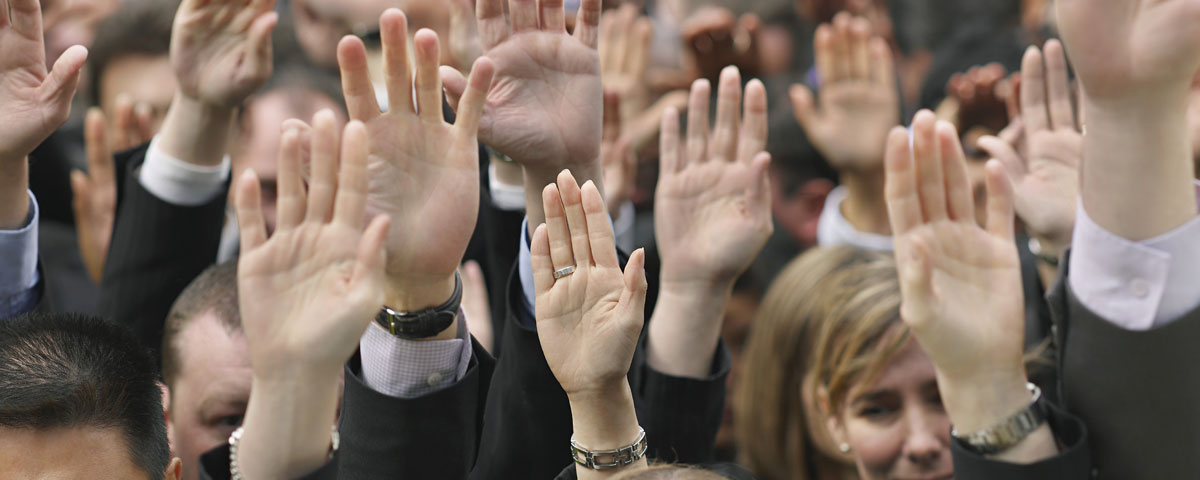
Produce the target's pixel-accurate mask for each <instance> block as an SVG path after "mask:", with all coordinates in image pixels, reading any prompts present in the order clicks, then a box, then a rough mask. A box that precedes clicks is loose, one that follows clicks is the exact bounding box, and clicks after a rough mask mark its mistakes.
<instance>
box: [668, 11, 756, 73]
mask: <svg viewBox="0 0 1200 480" xmlns="http://www.w3.org/2000/svg"><path fill="white" fill-rule="evenodd" d="M761 33H762V21H761V20H760V19H759V18H758V15H755V14H753V13H747V14H745V15H742V17H741V18H737V17H735V16H734V15H733V13H732V12H730V11H729V10H726V9H724V8H720V7H702V8H700V9H699V10H697V11H696V12H695V13H693V14H692V15H691V16H690V17H688V18H687V20H685V21H684V22H683V25H682V26H681V27H680V34H681V35H682V36H683V44H684V55H685V57H684V64H685V65H684V68H686V69H687V70H689V73H691V77H692V78H703V79H707V80H709V81H710V82H711V81H714V80H716V79H717V77H718V76H719V75H720V73H721V70H723V69H724V68H725V67H726V66H729V65H733V66H736V67H738V69H739V70H741V71H743V72H745V73H746V75H750V76H754V75H758V74H759V73H760V71H761V69H762V58H760V56H761V53H760V52H759V49H758V48H759V35H761Z"/></svg>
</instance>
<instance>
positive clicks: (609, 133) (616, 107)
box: [600, 92, 637, 220]
mask: <svg viewBox="0 0 1200 480" xmlns="http://www.w3.org/2000/svg"><path fill="white" fill-rule="evenodd" d="M622 115H623V114H622V113H621V96H620V94H618V93H615V92H605V93H604V135H603V139H602V140H601V142H600V164H601V165H603V166H604V189H605V191H604V199H605V204H606V205H608V211H610V212H613V219H614V220H615V219H616V218H617V216H619V215H620V213H621V210H620V209H621V205H622V204H624V203H625V202H627V201H629V200H630V199H631V198H633V191H634V190H635V189H637V156H636V155H635V154H634V153H633V148H632V146H631V145H630V142H629V139H628V138H625V137H623V136H621V123H622V119H621V117H622Z"/></svg>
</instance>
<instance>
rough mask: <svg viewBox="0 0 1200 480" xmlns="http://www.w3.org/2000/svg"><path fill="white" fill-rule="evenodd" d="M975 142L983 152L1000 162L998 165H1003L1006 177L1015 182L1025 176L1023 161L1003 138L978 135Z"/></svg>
mask: <svg viewBox="0 0 1200 480" xmlns="http://www.w3.org/2000/svg"><path fill="white" fill-rule="evenodd" d="M976 143H977V144H978V145H979V148H980V149H982V150H983V151H984V152H987V154H988V155H989V156H990V157H992V158H994V159H996V160H998V161H999V162H1000V165H1002V166H1003V167H1004V171H1005V173H1007V174H1008V178H1009V179H1010V180H1012V181H1013V182H1016V181H1017V179H1019V178H1022V177H1024V176H1025V174H1026V167H1025V162H1024V161H1022V160H1021V156H1020V155H1017V151H1016V150H1014V149H1013V147H1012V145H1010V144H1008V143H1007V142H1005V141H1004V140H1001V139H1000V138H997V137H993V136H990V135H988V136H984V137H980V138H979V140H977V141H976Z"/></svg>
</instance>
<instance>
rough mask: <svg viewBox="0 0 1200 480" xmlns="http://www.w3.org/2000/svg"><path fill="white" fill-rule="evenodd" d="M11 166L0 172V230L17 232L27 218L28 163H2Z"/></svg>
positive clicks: (23, 161)
mask: <svg viewBox="0 0 1200 480" xmlns="http://www.w3.org/2000/svg"><path fill="white" fill-rule="evenodd" d="M0 164H2V165H12V167H11V168H6V169H5V170H4V171H0V205H2V207H0V230H17V229H20V228H22V227H24V226H25V220H26V219H28V218H29V207H30V205H29V192H28V190H29V162H28V161H27V160H26V159H21V160H20V161H3V162H2V163H0Z"/></svg>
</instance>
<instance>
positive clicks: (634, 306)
mask: <svg viewBox="0 0 1200 480" xmlns="http://www.w3.org/2000/svg"><path fill="white" fill-rule="evenodd" d="M624 277H625V278H624V280H625V288H624V289H623V290H622V291H621V299H620V301H619V302H620V304H621V305H622V306H624V307H627V308H629V309H631V312H633V313H635V314H636V313H641V312H643V311H644V310H645V307H646V289H647V287H648V285H647V283H646V249H644V248H639V249H637V250H634V251H633V255H630V256H629V262H627V263H626V264H625V275H624ZM634 316H635V317H638V318H640V316H639V315H634ZM638 327H639V328H640V327H641V325H640V322H639V325H638Z"/></svg>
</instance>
